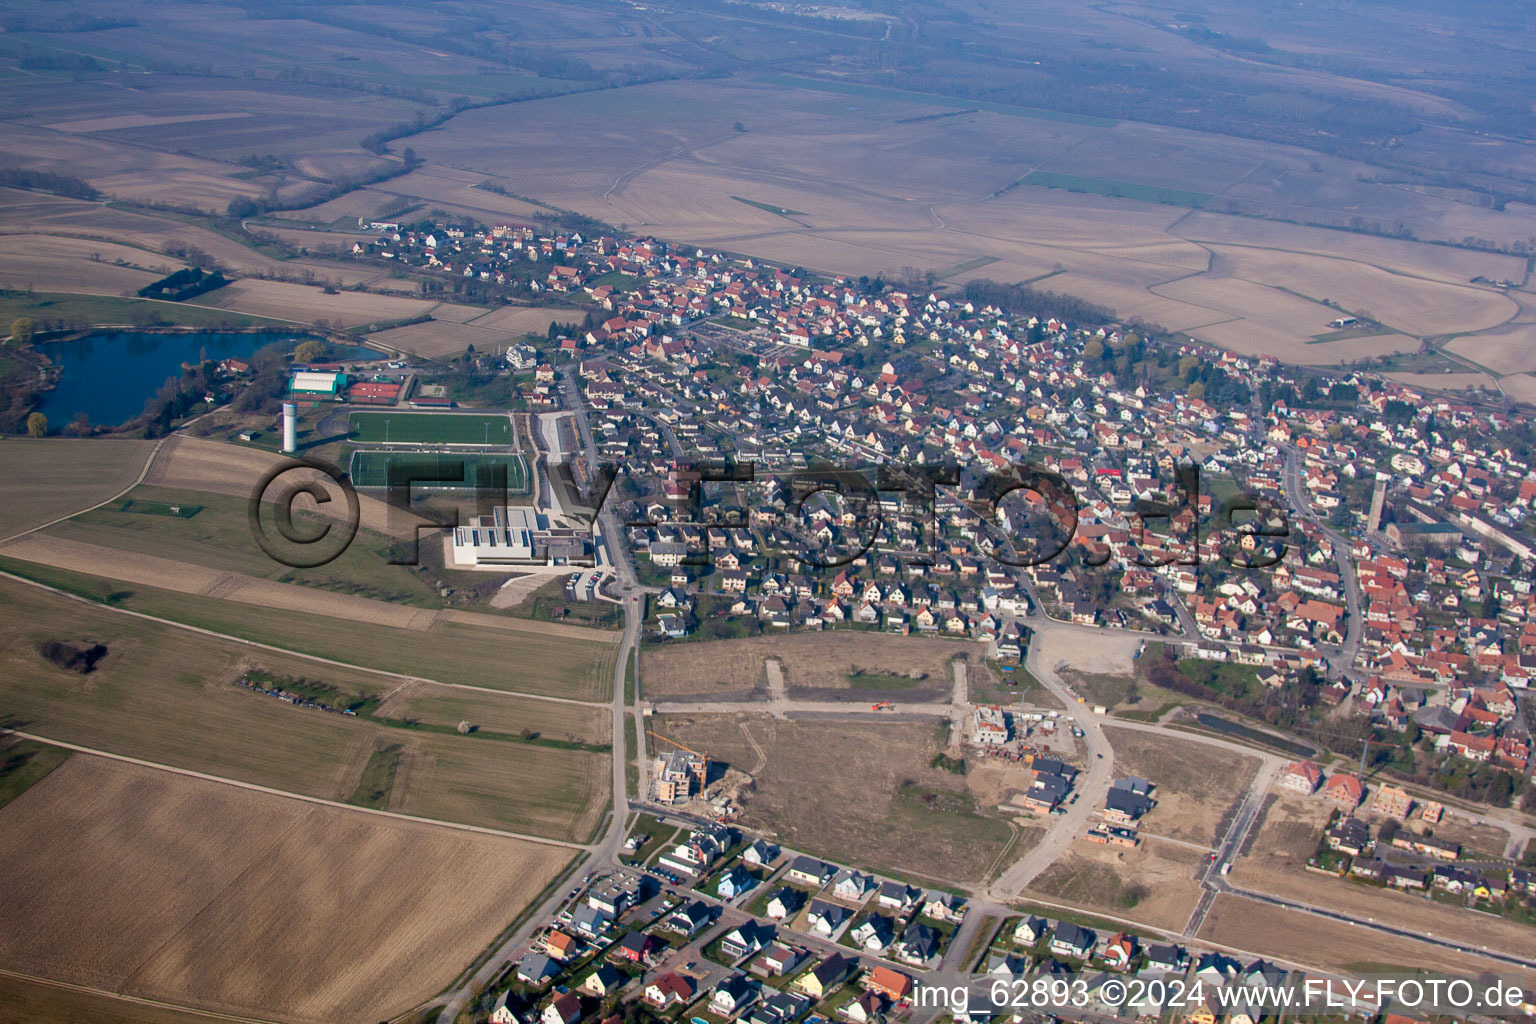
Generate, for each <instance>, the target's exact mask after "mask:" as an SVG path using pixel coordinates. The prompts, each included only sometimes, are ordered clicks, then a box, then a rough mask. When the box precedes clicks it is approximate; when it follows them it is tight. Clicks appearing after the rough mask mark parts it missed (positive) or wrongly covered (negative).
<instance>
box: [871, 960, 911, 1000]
mask: <svg viewBox="0 0 1536 1024" xmlns="http://www.w3.org/2000/svg"><path fill="white" fill-rule="evenodd" d="M864 984H865V985H866V986H867V987H868V988H869V989H871V990H872V991H875V992H880V993H883V994H884V995H885V996H886V997H887V998H889V999H890V1000H891V1001H893V1002H897V1003H899V1002H901V1001H903V1000H905V999H910V998H911V996H912V989H913V986H914V984H915V983H914V982H913V980H912V977H911V975H908V974H903V973H901V972H900V971H897V970H892V969H891V968H889V967H886V966H884V965H879V966H877V967H875V968H874V969H873V970H872V971H870V972H869V975H868V976H867V977H866V978H865V979H864Z"/></svg>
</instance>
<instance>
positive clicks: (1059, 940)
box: [1050, 921, 1097, 960]
mask: <svg viewBox="0 0 1536 1024" xmlns="http://www.w3.org/2000/svg"><path fill="white" fill-rule="evenodd" d="M1096 939H1097V936H1095V935H1094V934H1093V932H1091V931H1089V930H1088V929H1087V928H1082V927H1079V926H1078V925H1075V924H1073V923H1072V922H1070V921H1062V922H1061V923H1060V924H1058V925H1057V926H1056V930H1055V931H1054V932H1053V933H1051V945H1050V950H1051V952H1052V953H1053V954H1055V955H1056V956H1065V957H1071V958H1072V959H1074V960H1086V959H1087V958H1088V954H1089V953H1090V952H1092V950H1093V944H1094V941H1095V940H1096Z"/></svg>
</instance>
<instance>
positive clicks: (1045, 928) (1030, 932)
mask: <svg viewBox="0 0 1536 1024" xmlns="http://www.w3.org/2000/svg"><path fill="white" fill-rule="evenodd" d="M1050 930H1051V922H1049V921H1047V920H1046V919H1045V918H1043V917H1035V916H1034V915H1033V914H1031V915H1029V916H1027V917H1025V918H1024V920H1022V921H1020V922H1019V924H1018V927H1016V928H1014V930H1013V941H1014V943H1015V944H1016V945H1020V946H1033V945H1034V944H1035V943H1037V942H1039V941H1040V940H1041V939H1043V938H1045V937H1046V935H1047V934H1049V933H1050Z"/></svg>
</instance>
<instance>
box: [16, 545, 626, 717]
mask: <svg viewBox="0 0 1536 1024" xmlns="http://www.w3.org/2000/svg"><path fill="white" fill-rule="evenodd" d="M199 518H201V517H199ZM194 522H195V520H194ZM0 570H4V571H6V572H11V573H15V574H16V575H18V576H24V577H26V578H27V579H32V580H37V581H38V582H41V583H46V584H48V585H49V586H53V587H57V588H59V589H60V590H64V591H67V592H68V593H72V594H78V595H80V596H82V597H85V598H88V599H89V600H92V601H98V602H101V603H103V604H110V605H112V606H113V607H117V608H127V609H130V610H132V611H139V612H143V613H145V614H146V615H154V616H156V617H158V618H163V619H170V620H171V621H173V622H181V623H185V624H187V625H189V626H199V627H202V628H203V629H210V630H213V631H215V632H218V633H224V634H227V635H229V636H236V637H240V638H242V639H246V640H253V641H256V642H257V643H266V644H272V645H274V646H277V647H282V648H284V649H285V650H290V651H298V652H300V653H303V654H312V655H315V656H317V657H321V658H333V659H335V660H337V661H342V662H346V663H347V664H350V665H360V666H362V667H364V668H371V669H383V670H385V671H392V672H405V673H410V674H412V675H419V676H422V677H424V678H427V679H436V680H440V681H442V682H445V683H467V684H470V685H473V686H480V687H485V688H488V689H493V690H515V691H521V692H525V693H537V694H545V695H548V696H554V697H572V698H575V699H577V700H588V701H605V700H608V699H609V697H610V696H611V694H612V690H613V661H614V658H615V657H616V656H617V651H618V645H617V643H616V641H617V636H616V634H613V633H608V632H603V631H598V630H592V631H591V633H592V639H590V640H588V639H585V638H581V637H572V636H568V635H561V634H557V633H551V632H549V631H548V628H547V627H544V626H543V625H542V624H541V623H521V622H519V621H518V620H516V619H512V618H510V617H509V618H506V619H504V620H497V621H498V625H484V626H481V625H474V624H470V623H466V622H452V621H450V622H443V623H440V624H438V625H436V626H434V627H433V628H432V629H430V630H427V631H420V630H402V629H395V628H393V627H390V626H381V625H375V624H372V623H367V622H359V621H356V620H353V619H340V618H328V617H325V616H315V615H308V614H305V613H300V612H292V611H288V610H287V609H283V608H268V607H263V606H260V605H250V604H241V603H239V602H236V601H221V600H218V599H217V598H208V597H205V596H203V595H200V594H180V593H176V592H174V591H169V590H161V589H158V588H156V587H148V586H141V585H138V584H133V585H127V584H122V583H118V582H116V581H114V580H110V579H107V578H104V577H101V576H92V575H88V574H86V573H77V572H70V571H68V570H64V569H55V568H52V567H50V566H44V565H37V564H34V563H32V562H24V561H21V560H20V559H15V558H5V557H0ZM28 592H34V591H30V590H29V591H28ZM34 593H35V592H34ZM501 623H504V625H502V624H501ZM268 667H269V668H272V669H273V671H276V670H277V669H276V668H275V667H273V666H268ZM294 674H298V675H303V674H305V673H304V672H303V671H300V672H296V673H294ZM308 674H311V675H313V674H314V671H313V668H311V669H310V670H309V672H308ZM4 710H5V707H4V705H3V704H0V712H3V711H4ZM535 728H537V726H535Z"/></svg>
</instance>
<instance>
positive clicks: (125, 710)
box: [0, 579, 609, 840]
mask: <svg viewBox="0 0 1536 1024" xmlns="http://www.w3.org/2000/svg"><path fill="white" fill-rule="evenodd" d="M202 600H203V601H204V603H206V604H215V605H217V604H219V603H220V602H217V601H212V602H209V601H207V600H206V599H202ZM125 603H127V602H125ZM234 610H235V611H237V612H238V611H239V609H234ZM253 610H255V609H253ZM315 628H316V629H317V630H323V629H325V628H326V627H325V626H323V625H318V626H316V627H315ZM61 636H62V637H75V636H89V637H92V638H93V639H95V640H96V641H97V642H99V643H102V644H105V645H106V646H107V648H108V654H107V657H106V658H105V659H103V661H102V662H101V664H100V666H99V667H98V668H97V669H96V671H94V672H92V673H90V674H89V675H86V676H79V675H76V674H74V673H71V672H66V671H64V670H62V669H59V668H57V667H55V666H53V665H51V664H49V663H48V662H47V661H45V660H44V659H43V658H42V656H41V655H40V654H38V652H37V645H38V643H39V642H41V641H44V640H48V639H54V638H58V637H61ZM418 636H419V634H418ZM375 641H377V638H375ZM252 659H257V660H259V664H260V667H261V668H262V669H264V670H265V671H267V672H269V673H271V674H273V675H274V676H277V677H300V676H303V677H306V678H309V679H312V680H315V679H318V680H322V681H323V682H324V683H325V684H327V685H329V686H334V687H336V688H337V689H338V690H340V691H343V692H348V693H353V692H355V693H362V692H369V693H384V692H387V691H388V690H389V689H392V688H393V687H395V686H397V685H398V680H396V679H393V678H386V677H379V676H376V675H374V674H372V673H370V672H367V671H360V670H355V669H346V668H341V667H338V666H332V665H318V664H316V663H315V662H312V661H308V660H306V659H302V658H298V657H294V656H291V655H286V654H280V653H278V652H274V651H259V652H253V651H252V650H251V649H250V648H248V647H246V646H244V645H242V644H239V643H235V642H232V641H228V640H221V639H217V638H213V637H208V636H204V635H200V634H197V633H194V632H191V631H190V630H185V629H180V628H177V627H175V626H171V625H167V624H164V623H157V622H151V621H147V620H144V619H139V618H135V617H132V616H127V615H119V614H116V613H114V612H112V611H110V610H108V609H106V608H99V607H93V606H91V605H88V604H82V603H80V602H78V601H71V600H69V599H67V598H63V597H59V596H57V595H53V594H49V593H47V592H45V591H42V590H39V589H37V588H35V587H31V586H28V585H26V584H24V583H18V582H15V581H13V580H7V579H0V713H3V714H4V715H5V716H6V717H7V718H8V719H9V720H10V721H11V722H14V723H15V724H16V727H17V728H22V729H25V730H27V731H29V732H36V733H39V734H41V735H43V736H46V737H48V738H50V739H57V740H62V741H64V742H69V743H78V744H81V745H83V746H87V747H93V748H99V749H103V750H107V751H110V752H112V753H118V754H123V755H127V756H131V757H141V758H144V759H146V760H149V761H153V762H156V763H159V764H167V765H171V766H174V767H179V768H187V769H190V770H194V771H204V772H209V773H212V774H215V775H219V776H222V777H225V778H231V779H235V780H238V781H242V782H251V783H256V784H259V785H267V786H272V787H275V788H277V789H282V790H286V791H288V792H293V793H300V794H304V795H309V796H318V797H323V798H326V799H333V800H345V799H347V798H348V797H349V796H352V795H354V794H357V793H358V790H359V787H360V786H361V787H362V788H363V790H364V792H363V793H362V794H361V797H362V798H367V797H369V796H370V795H371V794H372V793H374V792H377V791H379V790H382V789H383V788H384V785H383V784H384V782H385V781H386V780H385V778H384V772H383V771H382V768H383V767H385V766H383V765H379V764H377V763H375V764H374V765H372V767H371V772H372V775H371V777H370V778H369V779H367V780H364V774H365V772H367V771H370V766H369V762H370V761H371V760H373V754H374V752H375V751H378V750H383V749H385V748H387V747H388V746H389V745H391V744H400V745H401V746H402V747H403V749H404V760H403V761H402V762H401V764H400V770H401V777H400V778H397V779H394V780H393V783H392V785H393V787H394V789H396V790H398V792H396V794H395V800H396V801H397V802H398V806H399V807H400V809H401V810H403V811H405V812H406V813H410V814H420V815H422V816H424V817H429V818H439V819H443V820H448V821H461V822H465V823H467V824H472V825H484V826H487V827H491V828H502V829H509V830H514V831H525V832H531V833H535V834H539V835H546V836H550V837H554V838H562V839H566V838H572V839H582V840H585V839H586V837H587V836H588V835H589V834H590V832H591V830H592V828H593V826H594V824H595V823H596V821H597V820H598V819H599V818H600V817H601V816H602V813H603V809H604V807H605V804H606V796H607V777H608V771H609V767H608V766H609V761H608V755H607V754H606V753H597V752H591V751H588V750H580V749H561V748H558V747H554V746H546V745H539V744H535V743H524V742H515V741H498V740H497V739H494V738H490V737H486V736H474V735H470V736H461V735H459V734H457V733H456V732H436V731H426V730H416V729H407V728H401V727H399V726H398V725H391V724H383V723H380V722H373V721H369V720H367V719H365V718H362V717H357V718H353V717H350V716H346V715H338V714H327V713H325V712H323V711H318V710H314V709H309V708H301V707H295V706H294V705H291V704H288V703H285V702H283V701H280V700H277V699H274V698H272V697H269V696H266V695H263V694H259V693H254V692H252V691H250V690H247V689H245V688H243V687H239V686H236V685H233V681H234V680H235V679H236V678H238V676H239V674H240V673H241V672H242V671H244V670H245V669H246V668H247V667H248V666H249V664H250V661H251V660H252ZM442 692H446V691H442ZM485 696H486V697H487V699H494V695H490V694H487V695H485ZM424 700H427V701H428V702H430V694H428V696H427V697H426V698H424ZM519 704H520V707H521V708H522V709H523V710H522V715H520V717H523V716H526V717H525V718H524V719H523V720H525V721H527V724H528V727H529V728H532V729H536V730H537V729H540V728H541V726H544V725H546V724H547V725H549V726H551V727H553V728H559V725H558V719H557V720H556V721H552V722H550V723H544V722H542V721H540V719H539V717H538V716H539V714H540V709H539V708H538V707H536V706H534V705H533V702H526V701H525V702H519ZM454 710H455V711H457V710H458V709H457V708H455V709H454ZM562 711H563V709H562ZM422 713H423V714H424V715H428V714H433V711H432V709H431V708H430V705H428V706H427V707H424V708H423V711H422ZM0 761H3V753H0ZM365 781H366V783H367V784H366V785H364V782H365ZM381 798H384V799H388V797H387V795H386V796H383V797H381Z"/></svg>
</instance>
